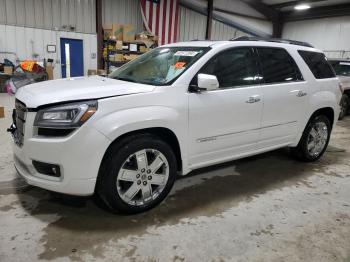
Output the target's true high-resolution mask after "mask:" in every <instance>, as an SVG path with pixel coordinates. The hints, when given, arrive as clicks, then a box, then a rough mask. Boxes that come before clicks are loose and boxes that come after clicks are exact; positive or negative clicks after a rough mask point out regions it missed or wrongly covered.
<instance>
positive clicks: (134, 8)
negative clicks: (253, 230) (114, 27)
mask: <svg viewBox="0 0 350 262" xmlns="http://www.w3.org/2000/svg"><path fill="white" fill-rule="evenodd" d="M102 17H103V23H104V24H111V23H120V24H132V25H134V26H135V28H136V31H137V32H141V31H143V25H142V17H141V10H140V1H139V0H103V14H102Z"/></svg>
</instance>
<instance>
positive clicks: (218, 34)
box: [211, 20, 248, 40]
mask: <svg viewBox="0 0 350 262" xmlns="http://www.w3.org/2000/svg"><path fill="white" fill-rule="evenodd" d="M245 35H248V34H246V33H244V32H242V31H239V30H237V29H236V28H233V27H232V26H228V25H225V24H224V23H221V22H219V21H215V20H214V21H213V25H212V29H211V38H212V39H213V40H230V39H232V38H237V37H240V36H245Z"/></svg>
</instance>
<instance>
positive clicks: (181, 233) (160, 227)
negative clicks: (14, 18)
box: [0, 95, 350, 262]
mask: <svg viewBox="0 0 350 262" xmlns="http://www.w3.org/2000/svg"><path fill="white" fill-rule="evenodd" d="M12 103H13V98H11V99H10V98H8V97H6V96H5V95H1V96H0V105H5V106H7V117H8V118H6V119H0V148H1V151H0V261H1V262H5V261H36V260H53V261H104V260H107V261H244V262H246V261H269V262H271V261H309V262H310V261H317V262H322V261H325V262H330V261H342V262H350V162H349V159H350V143H349V141H350V132H349V130H350V118H347V119H345V120H344V121H341V122H339V123H338V125H337V127H336V129H335V130H334V132H333V136H332V139H331V143H330V146H329V148H328V150H327V152H326V154H325V155H324V157H323V158H322V159H321V160H320V161H319V162H317V163H311V164H305V163H299V162H297V161H294V160H293V159H291V158H290V157H289V156H288V154H287V152H286V150H278V151H274V152H271V153H267V154H263V155H259V156H256V157H252V158H248V159H244V160H240V161H234V162H230V163H227V164H224V165H220V166H215V167H212V168H206V169H202V170H200V171H196V172H194V173H193V174H192V175H191V176H189V177H186V178H182V179H179V180H178V181H177V182H176V186H175V188H174V190H173V191H172V193H171V196H170V197H168V198H167V200H166V201H165V202H164V203H163V204H162V205H161V206H159V207H158V208H155V209H154V210H152V211H150V212H148V213H145V214H140V215H136V216H118V215H112V214H110V213H108V212H106V211H104V210H103V209H102V208H100V207H99V205H98V202H96V201H94V200H93V199H92V198H71V197H63V196H60V195H56V194H52V193H50V192H47V191H45V190H42V189H39V188H34V187H29V186H27V185H26V184H25V183H24V182H23V181H22V180H21V179H19V178H18V177H17V176H16V174H15V170H14V168H13V163H12V152H11V142H10V136H9V135H8V134H7V133H5V129H6V128H7V127H8V126H9V125H10V122H11V121H10V119H9V116H10V107H11V106H12Z"/></svg>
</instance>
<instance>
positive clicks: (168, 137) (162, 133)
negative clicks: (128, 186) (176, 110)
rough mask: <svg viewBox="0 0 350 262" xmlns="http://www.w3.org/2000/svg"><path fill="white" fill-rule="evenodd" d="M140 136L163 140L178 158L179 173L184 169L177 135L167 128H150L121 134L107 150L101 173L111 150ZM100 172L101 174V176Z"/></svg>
mask: <svg viewBox="0 0 350 262" xmlns="http://www.w3.org/2000/svg"><path fill="white" fill-rule="evenodd" d="M138 135H154V136H156V137H159V138H160V139H162V140H163V141H164V142H166V143H168V144H169V146H170V147H171V148H172V149H173V151H174V154H175V156H176V161H177V166H178V171H181V170H182V167H183V162H182V155H181V147H180V143H179V140H178V138H177V136H176V135H175V133H174V132H173V131H172V130H170V129H169V128H166V127H150V128H142V129H138V130H133V131H129V132H126V133H123V134H121V135H120V136H118V137H117V138H115V139H114V140H113V141H112V142H111V143H110V145H109V146H108V148H107V150H106V151H105V153H104V156H103V158H102V162H101V166H100V172H101V167H102V166H103V163H104V161H106V159H107V157H108V154H109V152H111V149H112V148H113V146H114V145H116V144H118V143H121V142H122V141H126V142H127V140H128V139H132V138H133V137H135V136H138ZM100 172H99V174H100Z"/></svg>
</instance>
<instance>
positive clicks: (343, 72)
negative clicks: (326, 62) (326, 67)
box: [331, 61, 350, 76]
mask: <svg viewBox="0 0 350 262" xmlns="http://www.w3.org/2000/svg"><path fill="white" fill-rule="evenodd" d="M331 64H332V66H333V68H334V71H335V73H336V75H337V76H350V61H349V62H341V61H331Z"/></svg>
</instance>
